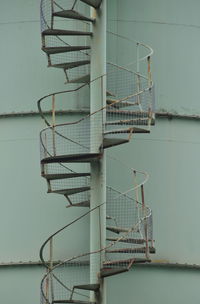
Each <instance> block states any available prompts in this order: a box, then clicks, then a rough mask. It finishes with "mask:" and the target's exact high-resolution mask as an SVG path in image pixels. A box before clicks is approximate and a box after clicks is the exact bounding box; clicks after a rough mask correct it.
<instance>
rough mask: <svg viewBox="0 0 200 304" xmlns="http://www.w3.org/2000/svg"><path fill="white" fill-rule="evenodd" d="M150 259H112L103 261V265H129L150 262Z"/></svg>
mask: <svg viewBox="0 0 200 304" xmlns="http://www.w3.org/2000/svg"><path fill="white" fill-rule="evenodd" d="M150 262H151V260H150V259H144V258H134V259H125V260H113V261H107V262H104V263H103V265H104V267H112V266H115V267H116V266H120V265H121V266H124V267H125V266H127V267H128V266H130V264H131V263H132V264H133V263H134V264H140V263H150Z"/></svg>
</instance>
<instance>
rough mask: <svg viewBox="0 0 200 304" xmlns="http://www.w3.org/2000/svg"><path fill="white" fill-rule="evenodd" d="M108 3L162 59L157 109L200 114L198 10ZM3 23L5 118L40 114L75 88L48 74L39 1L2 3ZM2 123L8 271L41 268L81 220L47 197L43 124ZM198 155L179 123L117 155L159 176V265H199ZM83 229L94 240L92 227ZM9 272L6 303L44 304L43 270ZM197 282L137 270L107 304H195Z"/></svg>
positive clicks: (112, 282)
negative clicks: (47, 243) (62, 230)
mask: <svg viewBox="0 0 200 304" xmlns="http://www.w3.org/2000/svg"><path fill="white" fill-rule="evenodd" d="M108 4H109V22H108V28H109V29H110V30H113V31H114V30H115V31H116V30H117V31H118V33H120V34H122V35H126V36H128V37H129V38H136V39H138V40H139V41H143V42H145V43H148V44H149V45H150V46H152V48H153V49H154V51H155V53H154V56H153V72H154V73H153V78H154V80H155V82H156V104H157V109H158V110H161V109H165V110H169V111H173V112H175V111H176V112H179V113H186V114H191V113H193V114H200V110H199V109H200V108H199V105H198V102H199V90H198V77H199V48H200V42H199V27H200V24H199V10H200V3H199V1H195V0H192V1H189V2H188V1H185V0H182V1H180V0H179V1H172V0H170V1H166V0H165V1H164V0H159V1H158V0H157V1H156V0H149V1H144V0H141V1H135V0H125V1H121V0H118V1H117V0H116V1H114V0H112V1H109V3H108ZM0 20H1V21H0V33H1V56H0V62H1V71H2V73H1V76H0V77H1V79H0V80H1V82H0V83H1V90H0V103H1V107H0V112H1V113H4V112H13V111H14V112H19V111H30V110H36V100H37V99H38V98H40V97H41V96H42V95H45V94H47V93H50V92H52V91H57V90H63V89H65V88H66V86H65V85H64V77H63V73H62V71H59V70H56V69H55V70H53V69H47V68H46V65H47V61H46V58H45V55H44V54H42V53H41V51H40V47H41V46H40V29H39V1H33V0H32V1H31V0H27V1H24V0H17V1H12V0H9V1H8V0H7V1H3V2H2V3H1V10H0ZM116 20H118V22H117V23H116ZM128 59H129V58H127V60H128ZM83 105H85V104H83ZM76 106H80V105H79V104H78V101H76V102H75V103H74V104H73V103H72V102H70V105H69V108H70V109H71V108H75V107H76ZM76 117H77V116H70V117H69V119H75V118H76ZM62 119H63V118H62ZM67 119H68V118H67ZM0 124H1V128H0V144H1V157H0V183H1V213H0V231H1V252H0V262H9V261H20V260H24V261H29V260H33V261H36V260H38V259H39V257H38V251H39V247H40V245H41V243H42V241H43V240H44V239H45V238H46V237H47V236H48V235H49V234H50V233H52V232H54V231H55V229H57V228H59V227H60V226H62V225H64V224H65V223H66V222H68V221H69V220H70V219H71V218H75V216H76V215H77V214H80V213H81V212H82V211H81V210H72V209H71V210H69V209H65V207H64V206H65V201H64V200H63V198H62V196H56V195H55V196H54V195H49V194H46V191H47V187H46V183H45V181H44V180H43V179H42V178H41V177H40V167H39V137H38V134H39V130H40V129H41V128H42V127H43V123H42V122H41V120H40V118H39V117H36V116H27V117H18V118H2V119H1V120H0ZM199 152H200V141H199V122H198V121H196V122H194V121H191V120H177V119H173V120H167V119H158V120H157V123H156V126H155V127H153V128H152V133H151V134H150V135H137V136H135V138H134V140H133V141H132V142H131V144H129V145H124V146H121V147H118V148H113V149H112V150H110V151H109V152H108V156H111V157H115V158H117V159H120V160H121V161H122V162H124V163H126V164H127V165H128V166H131V167H135V168H136V169H139V170H146V171H147V172H149V173H150V180H149V182H148V184H147V186H146V199H147V201H148V202H149V205H150V206H151V207H152V209H153V213H154V237H155V240H156V249H157V253H156V255H155V256H153V257H152V258H153V259H159V260H160V259H162V260H163V259H164V260H169V261H170V262H181V263H185V262H187V263H191V264H193V263H199V251H200V246H199V242H198V231H199V228H200V227H199V226H200V225H199V193H198V190H199V155H200V153H199ZM113 164H114V163H113V161H111V160H110V158H109V157H108V184H110V185H113V186H116V187H119V188H121V189H127V188H128V186H129V185H130V180H129V177H130V176H129V175H128V173H127V171H126V169H124V168H123V167H122V166H121V165H120V163H119V162H118V165H116V163H115V166H114V165H113ZM111 166H112V171H111V169H110V168H111ZM119 172H120V174H119ZM122 172H123V174H122ZM121 176H123V178H122V177H121ZM84 227H85V231H87V230H86V229H87V228H88V225H87V223H86V222H85V223H84ZM77 229H78V227H77ZM77 229H76V231H74V236H76V237H75V240H77V237H78V236H77V235H78V230H77ZM86 240H87V236H83V235H81V237H80V238H79V241H80V243H79V242H76V243H75V242H74V245H77V244H78V247H80V250H82V249H83V248H85V246H87V242H86ZM70 248H71V246H70ZM70 250H72V249H70ZM78 250H79V248H78ZM0 273H1V274H0V282H1V284H0V286H1V287H0V299H1V300H3V302H4V304H10V303H12V302H14V301H15V303H16V304H18V303H20V304H21V303H26V302H28V303H30V304H32V303H34V304H35V303H39V284H40V282H39V281H40V278H41V275H42V271H41V269H40V268H38V267H36V268H35V267H30V268H29V267H27V268H23V267H19V268H6V267H4V268H1V272H0ZM198 276H199V274H198V272H195V271H191V270H185V271H180V270H179V271H177V270H175V269H174V270H172V269H166V268H163V269H161V268H160V269H155V268H139V267H138V268H136V269H135V270H134V269H133V271H131V272H130V273H128V274H123V275H122V276H119V277H116V278H111V279H109V282H108V299H109V302H108V303H111V302H115V303H121V302H122V301H124V297H126V302H127V304H128V303H130V304H131V303H133V302H134V301H135V302H136V301H137V302H140V303H144V302H147V301H148V302H150V303H156V304H158V303H160V302H162V303H166V304H168V303H184V304H186V303H188V301H189V300H190V299H192V303H198V299H199V296H198ZM119 286H120V287H121V291H119ZM11 290H12V291H13V292H11ZM180 291H181V292H180Z"/></svg>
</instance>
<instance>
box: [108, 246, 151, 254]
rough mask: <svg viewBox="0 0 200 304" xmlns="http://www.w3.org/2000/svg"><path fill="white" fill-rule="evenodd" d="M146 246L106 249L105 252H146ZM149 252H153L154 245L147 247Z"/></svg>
mask: <svg viewBox="0 0 200 304" xmlns="http://www.w3.org/2000/svg"><path fill="white" fill-rule="evenodd" d="M146 250H147V249H146V247H140V248H116V249H110V250H106V252H107V253H146ZM148 251H149V253H155V248H154V247H149V248H148Z"/></svg>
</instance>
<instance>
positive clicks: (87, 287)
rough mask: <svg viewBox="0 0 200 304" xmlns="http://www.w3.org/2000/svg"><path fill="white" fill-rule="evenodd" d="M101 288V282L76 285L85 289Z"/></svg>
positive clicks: (96, 289)
mask: <svg viewBox="0 0 200 304" xmlns="http://www.w3.org/2000/svg"><path fill="white" fill-rule="evenodd" d="M99 288H100V284H86V285H75V286H74V289H83V290H91V291H98V290H99Z"/></svg>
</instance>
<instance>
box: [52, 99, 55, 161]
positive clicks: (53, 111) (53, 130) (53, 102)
mask: <svg viewBox="0 0 200 304" xmlns="http://www.w3.org/2000/svg"><path fill="white" fill-rule="evenodd" d="M55 124H56V117H55V95H54V94H53V95H52V136H53V154H54V156H55V155H56V138H55Z"/></svg>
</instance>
